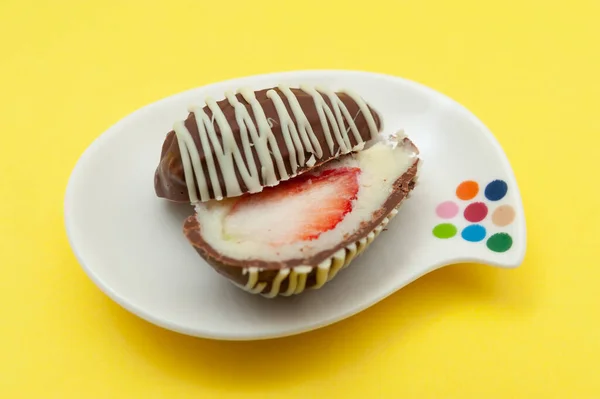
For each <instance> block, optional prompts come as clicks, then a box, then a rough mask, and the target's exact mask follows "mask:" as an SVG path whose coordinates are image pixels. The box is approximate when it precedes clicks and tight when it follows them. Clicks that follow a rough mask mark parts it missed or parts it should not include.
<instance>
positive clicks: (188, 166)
mask: <svg viewBox="0 0 600 399" xmlns="http://www.w3.org/2000/svg"><path fill="white" fill-rule="evenodd" d="M278 88H279V90H280V92H281V93H283V96H284V97H285V98H286V99H287V102H288V104H289V107H290V109H291V113H292V114H293V115H294V119H295V121H296V122H295V123H294V119H292V117H291V115H290V114H289V112H288V110H287V108H286V106H285V103H284V102H283V100H282V98H281V95H280V93H279V92H277V91H275V90H269V91H268V92H267V97H268V98H269V99H270V100H271V101H272V102H273V104H274V106H275V109H276V112H277V115H278V117H279V123H280V125H281V131H282V135H283V139H284V142H285V146H286V148H287V150H288V153H289V154H288V157H289V164H290V165H291V175H290V174H288V171H287V170H286V166H285V162H284V160H283V156H282V153H281V149H280V148H279V146H278V145H277V140H276V138H275V136H274V134H273V132H272V130H271V127H272V126H273V121H271V120H269V119H267V117H266V115H265V112H264V109H263V108H262V107H261V105H260V103H259V101H258V100H257V99H256V95H255V93H254V91H252V90H250V89H247V88H246V89H240V90H239V91H238V93H239V94H241V95H242V97H243V98H244V100H245V101H246V102H248V104H250V108H251V109H252V113H253V116H254V119H253V118H252V116H251V115H250V113H249V112H248V108H247V107H246V106H244V105H243V104H242V103H241V102H240V101H238V99H237V97H236V96H235V95H234V94H233V93H231V92H227V93H226V94H225V97H226V99H227V101H228V102H229V103H230V104H231V106H232V107H233V108H234V112H235V119H236V122H237V124H238V126H239V128H240V141H241V145H240V144H238V143H237V142H236V140H235V137H234V135H233V131H232V127H231V125H230V124H229V123H228V121H227V118H226V117H225V114H224V113H223V110H222V109H221V108H220V107H219V106H218V104H217V102H216V101H215V100H214V99H212V98H207V99H206V105H207V107H208V109H210V111H211V112H212V119H213V120H211V119H210V118H209V117H208V115H207V114H206V113H205V112H204V110H203V109H202V108H201V107H192V108H190V112H193V113H194V114H195V116H196V124H197V127H198V134H199V136H200V137H199V138H200V145H201V147H202V151H203V153H204V156H205V161H206V169H207V170H206V171H205V170H204V169H203V168H202V164H201V162H200V155H199V152H198V149H197V148H196V145H195V142H194V140H193V138H192V136H191V133H190V132H189V130H188V129H187V128H186V127H185V124H184V123H183V122H178V123H176V124H175V125H174V127H173V130H174V131H175V134H176V136H177V142H178V144H179V148H180V151H181V158H182V165H183V169H184V176H185V180H186V184H187V189H188V194H189V197H190V202H191V203H196V202H198V201H202V202H204V201H208V200H209V199H210V195H209V194H210V191H209V182H208V181H207V180H210V187H211V189H212V192H213V197H214V198H216V199H222V198H223V197H236V196H239V195H241V194H242V189H241V187H240V182H239V181H238V179H237V177H236V171H237V172H239V175H240V177H241V180H242V181H243V183H244V185H245V186H246V188H247V190H246V191H247V192H249V193H256V192H259V191H261V190H262V188H263V187H264V186H274V185H276V184H277V183H278V181H284V180H288V179H289V178H290V177H293V176H295V175H296V174H297V172H298V167H302V166H305V165H306V164H310V163H313V162H314V157H312V156H311V157H310V158H309V159H308V160H306V159H305V158H306V156H305V154H306V153H309V154H315V155H316V156H317V157H318V159H321V158H322V157H323V149H322V148H321V145H320V143H319V139H318V137H317V135H316V134H315V133H314V131H313V129H312V127H311V125H310V123H309V122H308V119H307V117H306V114H305V112H304V111H303V110H302V107H301V106H300V103H299V102H298V99H297V98H296V96H295V95H294V93H293V91H292V90H291V89H290V88H289V87H287V86H284V85H280V86H279V87H278ZM300 90H302V91H304V92H305V93H307V94H309V95H310V96H311V97H312V98H313V101H314V104H315V107H316V110H317V114H318V116H319V121H320V123H321V127H322V129H323V132H324V135H325V141H326V143H327V146H328V147H329V154H330V155H333V156H336V155H339V154H347V153H349V152H350V151H351V150H352V145H351V140H350V137H349V135H348V134H349V132H350V131H352V134H353V136H354V140H355V141H356V142H357V145H360V144H361V143H364V140H363V139H362V137H361V136H360V132H359V131H358V128H357V126H356V123H355V119H356V117H357V116H358V113H357V116H355V117H354V118H352V116H351V115H350V113H349V111H348V108H347V107H346V105H345V104H344V102H343V101H342V100H341V99H340V98H339V97H338V96H337V94H336V93H334V92H333V91H332V90H329V89H321V88H320V89H318V90H316V89H315V88H312V87H308V86H304V85H303V86H300ZM321 93H323V94H324V95H326V96H327V97H328V99H329V101H330V103H331V106H328V105H327V103H326V102H325V100H324V99H323V95H322V94H321ZM344 93H346V94H347V95H348V96H350V98H352V99H353V100H354V101H355V102H356V103H357V105H358V107H359V112H362V113H363V114H364V116H365V120H366V121H367V125H368V127H369V130H370V134H371V138H375V137H376V136H377V135H378V130H377V125H376V123H375V119H374V118H373V115H372V114H371V112H370V110H369V107H368V105H367V103H366V102H365V101H364V100H363V99H362V98H361V97H359V96H357V95H356V94H353V93H351V92H348V91H344ZM215 123H216V125H217V126H218V127H219V132H220V135H218V134H217V132H216V129H215ZM346 123H347V124H348V127H347V128H346V125H345V124H346ZM332 131H333V132H332ZM219 136H220V137H219ZM219 139H221V141H220V140H219ZM334 143H337V145H338V147H339V150H338V151H337V152H336V153H335V154H334V148H335V145H334ZM240 147H241V148H240ZM252 147H254V149H255V151H256V154H257V157H258V161H259V162H260V165H256V162H255V160H254V155H253V152H252ZM242 151H243V154H244V155H242ZM244 158H245V162H244ZM217 168H218V169H217ZM275 168H277V169H275ZM218 171H220V172H221V175H222V178H223V179H222V181H223V183H224V186H225V187H221V184H220V183H219V179H218ZM276 171H277V174H278V176H279V179H278V178H277V174H276ZM205 173H208V179H207V177H206V175H205ZM196 185H197V186H196ZM223 190H225V192H224V193H223ZM197 193H200V198H198V195H197Z"/></svg>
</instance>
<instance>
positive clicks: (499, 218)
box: [492, 205, 515, 227]
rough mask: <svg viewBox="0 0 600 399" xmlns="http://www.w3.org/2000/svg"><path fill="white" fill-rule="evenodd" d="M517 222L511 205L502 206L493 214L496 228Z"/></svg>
mask: <svg viewBox="0 0 600 399" xmlns="http://www.w3.org/2000/svg"><path fill="white" fill-rule="evenodd" d="M513 220H515V209H514V208H513V207H512V206H510V205H501V206H499V207H498V208H496V210H495V211H494V213H492V222H494V224H495V225H496V226H500V227H502V226H508V225H509V224H511V223H512V222H513Z"/></svg>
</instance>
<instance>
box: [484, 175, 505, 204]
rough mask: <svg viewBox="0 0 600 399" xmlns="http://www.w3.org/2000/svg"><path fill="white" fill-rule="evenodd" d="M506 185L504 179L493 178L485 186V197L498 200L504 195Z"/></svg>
mask: <svg viewBox="0 0 600 399" xmlns="http://www.w3.org/2000/svg"><path fill="white" fill-rule="evenodd" d="M507 191H508V185H507V184H506V182H505V181H504V180H494V181H493V182H491V183H490V184H488V185H487V186H486V187H485V198H487V199H489V200H490V201H499V200H501V199H502V198H504V196H505V195H506V192H507Z"/></svg>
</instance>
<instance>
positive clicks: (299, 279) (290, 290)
mask: <svg viewBox="0 0 600 399" xmlns="http://www.w3.org/2000/svg"><path fill="white" fill-rule="evenodd" d="M397 214H398V209H397V208H396V209H392V210H391V212H390V213H389V214H388V215H387V217H385V218H384V219H383V220H382V221H381V223H380V224H379V225H378V226H377V227H376V228H375V229H373V230H372V231H371V232H369V234H367V235H366V236H365V237H363V238H361V239H360V240H358V241H356V242H354V243H351V244H349V245H347V246H346V247H345V248H342V249H340V250H338V251H337V252H335V253H334V254H333V255H332V256H331V257H330V258H328V259H326V260H324V261H323V262H321V263H320V264H318V265H317V266H316V267H313V266H296V267H292V268H287V269H281V270H279V271H278V272H277V275H276V276H275V278H274V279H273V282H272V284H271V287H270V290H269V291H268V292H263V291H264V289H265V288H266V287H267V285H268V283H267V282H264V281H263V282H258V280H259V273H260V269H258V268H257V267H248V268H244V269H243V272H242V274H244V275H245V274H248V281H247V282H246V285H244V286H242V285H238V286H240V287H241V288H243V289H244V290H246V291H248V292H251V293H253V294H261V295H262V296H264V297H267V298H274V297H276V296H277V295H283V296H290V295H295V294H300V293H301V292H303V291H304V290H305V289H306V288H307V287H306V279H307V277H308V275H309V274H310V273H311V272H313V270H314V269H316V271H315V274H316V282H315V284H314V285H313V286H312V287H308V288H310V289H319V288H321V287H322V286H323V285H325V284H326V283H327V282H329V281H331V280H332V279H333V278H334V277H335V276H336V275H337V274H338V272H339V271H340V270H342V269H345V268H346V267H348V265H350V263H351V262H352V261H353V260H354V259H356V258H357V257H358V256H359V255H361V254H362V253H363V252H364V250H365V249H366V248H367V247H368V246H369V245H370V244H371V243H372V242H373V240H375V237H377V236H378V235H379V234H380V233H381V232H382V231H383V229H384V228H385V227H386V226H387V225H388V223H389V222H390V220H391V219H392V218H393V217H394V216H396V215H397ZM286 278H287V279H288V286H287V289H286V290H285V291H281V290H280V289H281V285H282V283H283V282H284V281H285V280H286ZM236 285H237V284H236Z"/></svg>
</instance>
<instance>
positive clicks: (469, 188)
mask: <svg viewBox="0 0 600 399" xmlns="http://www.w3.org/2000/svg"><path fill="white" fill-rule="evenodd" d="M478 192H479V184H477V182H476V181H473V180H465V181H464V182H462V183H460V184H459V185H458V187H457V188H456V196H457V197H458V198H460V199H461V200H465V201H467V200H470V199H473V198H475V196H476V195H477V193H478Z"/></svg>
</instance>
